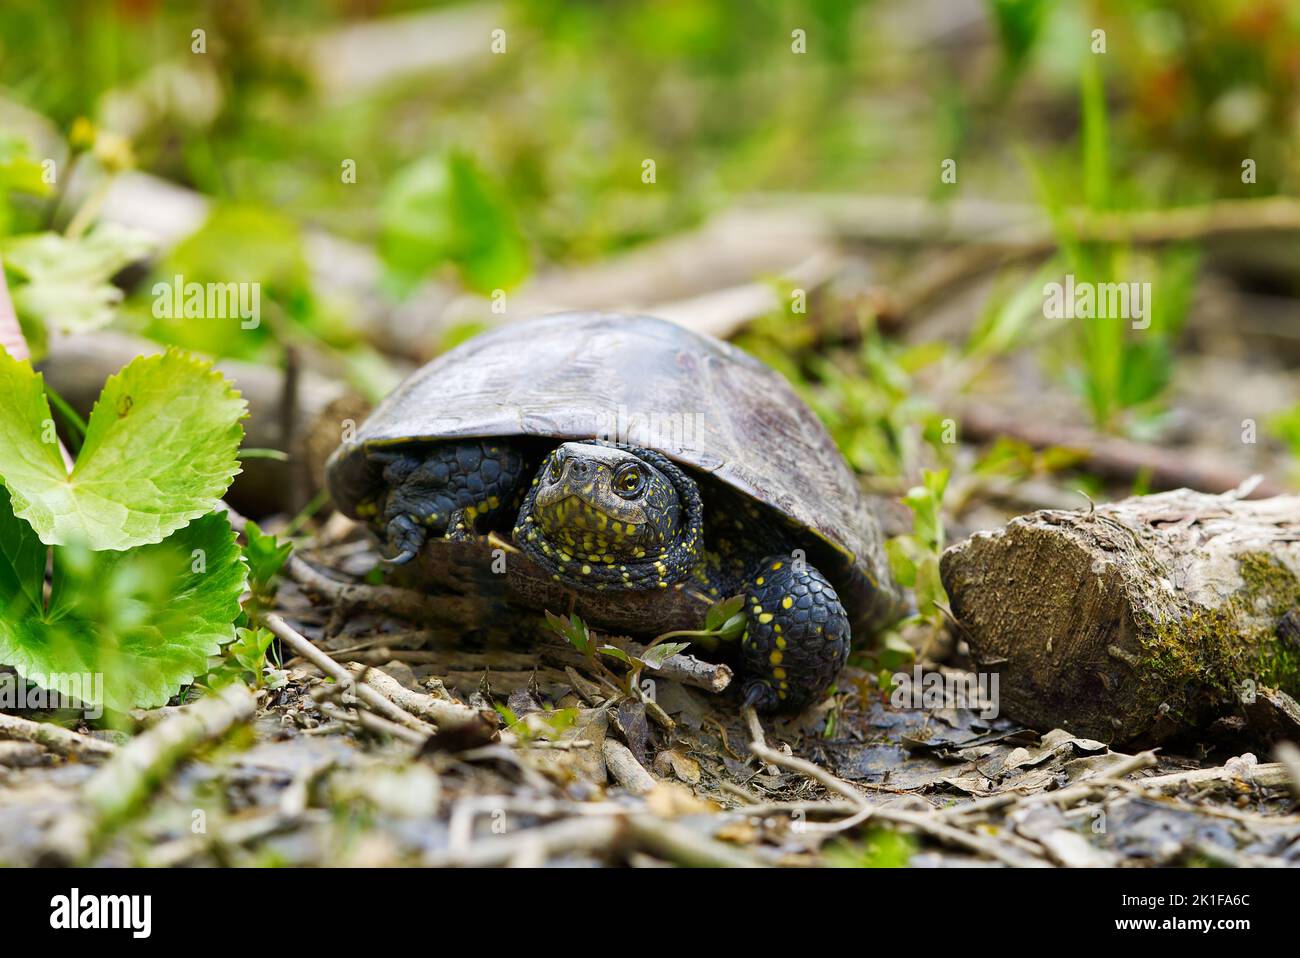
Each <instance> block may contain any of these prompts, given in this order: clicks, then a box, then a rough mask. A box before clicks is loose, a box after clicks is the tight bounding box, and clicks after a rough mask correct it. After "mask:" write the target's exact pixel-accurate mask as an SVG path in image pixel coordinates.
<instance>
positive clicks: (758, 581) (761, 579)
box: [754, 575, 763, 585]
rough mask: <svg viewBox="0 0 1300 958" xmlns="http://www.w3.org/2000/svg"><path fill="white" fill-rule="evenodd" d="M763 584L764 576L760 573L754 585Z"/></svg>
mask: <svg viewBox="0 0 1300 958" xmlns="http://www.w3.org/2000/svg"><path fill="white" fill-rule="evenodd" d="M762 584H763V577H762V576H761V575H760V576H759V577H758V578H757V579H755V580H754V585H762Z"/></svg>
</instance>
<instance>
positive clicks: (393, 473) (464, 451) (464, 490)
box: [371, 439, 524, 565]
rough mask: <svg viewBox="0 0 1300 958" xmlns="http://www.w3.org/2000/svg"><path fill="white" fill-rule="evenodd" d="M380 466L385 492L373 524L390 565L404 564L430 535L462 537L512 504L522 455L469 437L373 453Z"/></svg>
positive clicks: (490, 441)
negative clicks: (386, 549) (386, 547)
mask: <svg viewBox="0 0 1300 958" xmlns="http://www.w3.org/2000/svg"><path fill="white" fill-rule="evenodd" d="M371 458H372V459H375V460H378V461H381V462H383V463H384V486H385V488H386V490H387V492H386V493H385V495H384V496H383V498H382V500H381V502H380V503H379V504H378V508H377V509H376V512H377V515H376V517H375V518H376V523H375V524H376V526H377V527H378V528H379V530H380V531H381V532H382V534H383V535H384V536H385V537H386V538H387V540H388V545H389V549H390V551H391V553H392V557H391V558H389V559H386V560H385V561H387V562H391V563H394V564H399V565H400V564H401V563H404V562H409V561H411V560H412V559H414V558H415V556H416V555H417V554H418V553H419V551H420V549H421V547H423V545H424V542H425V540H426V538H427V537H429V536H430V535H434V536H441V535H446V536H447V537H448V538H465V537H468V536H471V535H473V534H474V532H475V527H476V525H477V524H478V522H479V520H481V519H488V520H490V519H492V518H493V517H494V516H496V515H497V514H498V513H499V512H500V511H501V510H503V509H508V508H510V507H511V506H512V505H513V504H514V501H515V498H516V492H517V490H518V488H519V483H520V480H521V479H522V478H523V474H524V457H523V456H522V454H521V453H520V452H519V450H518V449H516V448H515V447H514V446H512V445H511V444H510V443H508V442H503V441H500V440H495V439H472V440H465V441H463V442H445V443H439V444H437V445H434V446H428V447H425V448H417V449H412V450H405V451H400V452H399V451H394V452H374V453H371Z"/></svg>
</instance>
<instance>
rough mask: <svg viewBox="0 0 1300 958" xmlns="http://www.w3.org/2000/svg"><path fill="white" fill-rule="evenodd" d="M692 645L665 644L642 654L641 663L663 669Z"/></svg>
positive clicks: (682, 643) (679, 643) (685, 643)
mask: <svg viewBox="0 0 1300 958" xmlns="http://www.w3.org/2000/svg"><path fill="white" fill-rule="evenodd" d="M742 598H743V597H742ZM690 645H691V643H689V642H664V643H662V644H661V645H656V646H654V647H653V648H649V649H646V650H645V652H643V653H642V654H641V661H642V662H644V663H645V664H646V665H648V666H650V668H652V669H662V668H663V667H664V663H665V662H667V661H668V660H669V659H671V658H672V657H673V656H674V655H676V654H677V653H679V652H685V651H686V650H687V649H688V648H690Z"/></svg>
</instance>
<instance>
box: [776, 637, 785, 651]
mask: <svg viewBox="0 0 1300 958" xmlns="http://www.w3.org/2000/svg"><path fill="white" fill-rule="evenodd" d="M785 646H786V642H785V639H783V638H781V637H780V636H777V638H776V647H777V648H778V649H784V648H785Z"/></svg>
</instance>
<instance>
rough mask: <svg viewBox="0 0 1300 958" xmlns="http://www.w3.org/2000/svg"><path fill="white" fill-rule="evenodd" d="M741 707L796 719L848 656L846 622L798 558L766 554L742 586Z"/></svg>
mask: <svg viewBox="0 0 1300 958" xmlns="http://www.w3.org/2000/svg"><path fill="white" fill-rule="evenodd" d="M745 612H746V615H747V618H748V620H749V622H748V625H747V627H746V630H745V635H744V638H743V639H742V640H741V662H742V666H743V675H742V677H743V679H744V685H743V692H744V696H745V703H746V704H747V705H753V706H755V707H756V708H757V709H758V710H759V711H763V712H776V711H780V712H796V711H799V710H800V709H802V708H804V707H805V706H807V705H809V704H810V703H812V702H815V701H816V700H817V699H819V698H820V697H821V696H822V695H824V694H825V693H826V690H827V689H828V688H830V685H831V683H832V682H834V681H835V677H836V676H837V675H838V674H839V672H840V669H842V668H843V667H844V663H845V661H847V659H848V657H849V640H850V628H849V617H848V615H847V614H846V613H845V611H844V606H843V605H842V604H841V603H840V597H839V596H838V595H837V594H836V592H835V588H834V587H833V586H832V585H831V584H830V583H829V582H828V581H827V580H826V577H825V576H823V575H822V574H821V573H820V572H818V571H817V569H815V568H814V567H813V566H811V565H809V564H808V563H807V562H806V561H805V560H804V559H803V558H802V557H800V558H793V557H791V556H790V555H789V554H778V555H770V556H768V557H767V558H766V559H764V560H763V561H762V563H760V564H759V566H758V568H757V570H756V571H755V572H754V574H753V575H752V576H751V577H750V579H749V581H748V582H747V583H746V586H745Z"/></svg>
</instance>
